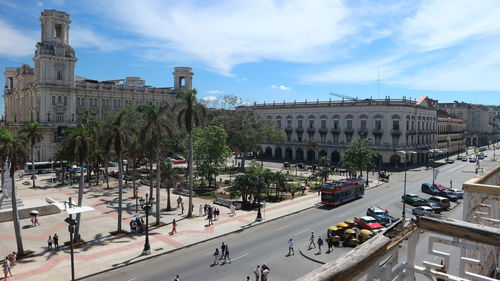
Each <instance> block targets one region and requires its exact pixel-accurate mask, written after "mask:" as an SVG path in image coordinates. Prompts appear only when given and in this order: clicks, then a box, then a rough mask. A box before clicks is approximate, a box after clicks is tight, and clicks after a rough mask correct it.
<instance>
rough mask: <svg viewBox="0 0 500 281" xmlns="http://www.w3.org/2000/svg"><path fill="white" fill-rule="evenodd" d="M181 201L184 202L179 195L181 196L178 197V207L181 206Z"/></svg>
mask: <svg viewBox="0 0 500 281" xmlns="http://www.w3.org/2000/svg"><path fill="white" fill-rule="evenodd" d="M181 202H182V198H181V196H180V195H179V197H178V198H177V209H179V207H180V206H181Z"/></svg>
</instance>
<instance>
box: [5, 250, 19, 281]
mask: <svg viewBox="0 0 500 281" xmlns="http://www.w3.org/2000/svg"><path fill="white" fill-rule="evenodd" d="M16 260H17V254H16V252H12V254H9V255H8V256H6V257H5V259H4V260H3V263H2V270H3V280H7V277H8V275H9V274H10V276H13V274H12V272H11V271H10V270H11V269H12V268H13V267H14V266H15V265H16Z"/></svg>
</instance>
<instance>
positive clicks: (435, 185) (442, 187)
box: [433, 183, 447, 191]
mask: <svg viewBox="0 0 500 281" xmlns="http://www.w3.org/2000/svg"><path fill="white" fill-rule="evenodd" d="M433 186H434V187H436V188H437V189H439V190H440V191H443V190H446V189H447V188H446V187H445V186H444V185H442V184H439V183H434V184H433Z"/></svg>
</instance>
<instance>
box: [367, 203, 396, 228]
mask: <svg viewBox="0 0 500 281" xmlns="http://www.w3.org/2000/svg"><path fill="white" fill-rule="evenodd" d="M366 215H367V216H370V217H373V218H374V219H376V220H377V222H378V223H380V224H381V225H383V226H388V225H390V224H391V223H392V217H391V216H389V215H388V214H387V213H386V212H385V211H384V210H382V208H379V207H373V206H370V207H369V208H368V209H367V210H366Z"/></svg>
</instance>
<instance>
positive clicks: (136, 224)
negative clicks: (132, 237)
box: [130, 218, 146, 233]
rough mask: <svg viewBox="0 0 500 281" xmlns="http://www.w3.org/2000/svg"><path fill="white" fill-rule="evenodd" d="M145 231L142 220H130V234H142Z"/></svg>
mask: <svg viewBox="0 0 500 281" xmlns="http://www.w3.org/2000/svg"><path fill="white" fill-rule="evenodd" d="M144 231H146V224H145V223H144V220H143V219H142V218H135V219H133V220H130V232H132V233H144Z"/></svg>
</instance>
